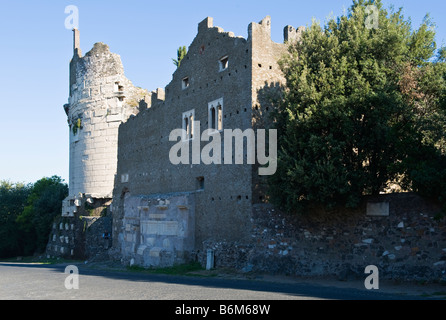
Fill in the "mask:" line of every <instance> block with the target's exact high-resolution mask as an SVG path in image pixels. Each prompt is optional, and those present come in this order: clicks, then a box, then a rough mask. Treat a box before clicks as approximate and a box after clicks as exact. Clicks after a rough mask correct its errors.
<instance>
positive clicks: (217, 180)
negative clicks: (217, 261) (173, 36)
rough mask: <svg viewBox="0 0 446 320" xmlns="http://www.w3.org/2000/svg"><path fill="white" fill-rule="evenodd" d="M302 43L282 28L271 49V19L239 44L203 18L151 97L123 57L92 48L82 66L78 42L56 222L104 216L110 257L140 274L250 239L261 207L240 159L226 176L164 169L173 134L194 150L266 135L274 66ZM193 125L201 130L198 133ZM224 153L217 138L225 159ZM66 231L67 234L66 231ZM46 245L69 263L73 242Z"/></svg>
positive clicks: (275, 82) (199, 167)
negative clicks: (219, 243)
mask: <svg viewBox="0 0 446 320" xmlns="http://www.w3.org/2000/svg"><path fill="white" fill-rule="evenodd" d="M298 35H299V30H295V29H294V28H293V27H290V26H287V27H286V28H285V32H284V37H285V39H284V43H275V42H273V41H272V40H271V18H270V17H269V16H268V17H266V18H265V19H263V20H262V21H261V22H259V23H251V24H250V25H249V27H248V38H247V39H244V38H243V37H237V36H235V35H234V34H233V33H232V32H225V31H224V30H223V29H221V28H219V27H214V25H213V19H212V18H206V19H205V20H203V21H202V22H201V23H200V24H199V25H198V34H197V36H196V38H195V39H194V40H193V42H192V43H191V45H190V46H189V49H188V53H187V55H186V56H185V57H184V59H183V60H182V63H181V66H180V67H179V68H178V69H177V70H176V71H175V73H174V74H173V77H172V81H171V82H170V83H169V84H168V85H167V86H166V87H165V89H160V88H159V89H157V90H156V91H152V92H148V91H146V90H143V89H141V88H137V87H135V86H133V84H132V83H131V82H130V81H129V80H128V79H127V78H126V77H125V75H124V69H123V66H122V63H121V60H120V58H119V56H118V55H116V54H113V53H111V52H110V51H109V48H108V46H107V45H105V44H102V43H97V44H95V45H94V47H93V49H92V50H91V51H90V52H88V53H87V54H86V55H85V56H84V57H83V56H82V54H81V50H80V40H79V31H78V30H74V56H73V59H72V61H71V63H70V97H69V103H68V104H66V105H65V106H64V109H65V112H66V113H67V116H68V125H69V128H70V177H69V193H70V194H69V197H68V198H67V199H66V200H65V201H64V203H63V212H62V217H65V218H66V219H65V220H67V219H68V218H73V217H76V216H83V215H86V216H88V215H89V213H90V214H91V213H92V212H95V210H96V213H98V210H99V211H103V210H107V208H108V210H109V211H111V212H112V214H113V223H112V230H110V232H111V233H112V239H113V240H112V244H113V248H114V251H116V252H118V255H120V256H121V257H122V259H124V260H130V259H133V260H134V261H136V262H137V263H139V264H142V265H172V264H174V263H180V262H184V261H186V260H189V259H190V258H191V254H194V253H196V252H198V251H200V250H201V249H202V248H201V247H202V243H203V241H205V240H208V239H214V240H218V239H224V240H227V241H236V240H240V239H242V238H244V237H246V236H247V233H246V230H249V229H250V228H251V226H250V223H251V213H252V206H253V204H255V203H258V202H263V201H264V197H265V195H264V181H263V179H262V178H261V177H260V176H259V174H258V165H255V164H254V165H253V164H248V162H247V161H246V160H247V157H248V156H247V154H246V152H247V151H246V150H245V151H244V154H243V157H244V158H243V159H244V160H245V161H243V164H235V163H236V161H235V160H234V159H231V160H233V161H230V163H231V164H224V163H227V162H228V159H226V161H225V160H224V159H222V164H221V165H215V164H212V165H205V164H203V163H196V162H194V161H193V160H192V159H191V160H192V161H191V163H193V164H191V165H184V164H179V165H178V164H172V163H171V161H170V160H169V154H170V150H171V148H172V146H173V145H174V144H175V142H172V141H170V139H169V137H170V133H171V132H172V131H173V130H175V129H185V130H186V131H187V132H188V135H189V136H188V137H186V138H185V139H184V137H183V140H184V141H186V142H187V143H188V144H189V143H190V144H191V148H192V149H193V148H194V147H193V146H192V144H193V142H194V140H195V144H194V145H195V146H196V143H197V141H198V145H200V137H202V134H203V132H204V131H205V130H206V129H213V130H215V133H216V134H220V133H222V132H223V130H225V129H240V130H241V131H245V130H246V129H249V128H252V129H257V128H264V127H265V120H266V119H267V118H268V117H267V115H268V113H269V112H270V111H271V106H270V105H269V98H270V97H271V95H273V94H277V92H278V88H279V87H280V85H281V84H282V83H283V81H284V78H283V76H282V74H281V71H280V68H279V65H278V61H279V59H280V58H281V57H282V55H283V54H285V53H286V52H287V45H286V44H285V42H287V41H292V40H295V39H297V37H298ZM198 121H199V123H200V127H199V128H197V127H195V128H194V125H195V124H198ZM194 135H195V137H194ZM209 139H211V138H209ZM226 143H228V142H226ZM231 143H232V142H231ZM224 145H225V141H224V138H223V137H222V144H221V147H222V155H223V153H224ZM200 147H203V143H202V144H201V146H199V148H200ZM234 148H235V147H234V146H233V149H234ZM199 150H201V149H199ZM193 151H196V150H192V152H191V153H193ZM198 152H200V151H198ZM234 156H237V155H236V154H235V150H234V154H233V157H234ZM65 225H67V227H66V228H65ZM55 229H58V227H56V226H55ZM59 229H60V228H59ZM62 229H67V230H65V231H74V229H75V227H74V225H73V224H71V223H68V222H66V223H65V224H64V227H63V228H62ZM71 229H73V230H71ZM74 233H75V232H74ZM74 233H73V235H72V236H71V237H73V238H74ZM53 238H54V239H56V240H55V242H58V240H59V238H60V239H62V240H61V241H60V242H61V243H59V244H55V245H53V246H51V241H50V245H49V248H50V250H49V251H52V252H53V253H55V254H57V253H63V254H65V255H66V254H69V253H71V254H72V255H76V248H75V247H76V245H75V243H76V241H75V239H71V240H70V236H69V235H66V236H65V237H63V236H61V235H59V234H57V236H56V235H53ZM50 240H51V239H50Z"/></svg>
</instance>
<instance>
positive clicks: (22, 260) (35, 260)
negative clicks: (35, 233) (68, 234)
mask: <svg viewBox="0 0 446 320" xmlns="http://www.w3.org/2000/svg"><path fill="white" fill-rule="evenodd" d="M0 262H10V263H11V262H14V263H34V264H48V265H51V264H61V263H72V264H76V263H80V262H81V261H75V260H68V259H60V258H54V259H47V258H39V257H34V256H31V257H14V258H7V259H0Z"/></svg>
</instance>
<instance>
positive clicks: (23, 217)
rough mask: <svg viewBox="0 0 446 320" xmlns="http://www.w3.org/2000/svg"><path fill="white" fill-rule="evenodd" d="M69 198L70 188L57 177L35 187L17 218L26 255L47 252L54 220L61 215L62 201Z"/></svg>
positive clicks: (36, 184)
mask: <svg viewBox="0 0 446 320" xmlns="http://www.w3.org/2000/svg"><path fill="white" fill-rule="evenodd" d="M67 196H68V186H67V185H66V184H64V183H63V180H62V179H61V178H60V177H57V176H53V177H51V178H43V179H40V180H39V181H37V182H36V183H35V184H34V185H33V187H32V190H31V194H30V195H29V197H28V199H27V201H26V206H25V208H24V209H23V212H22V213H21V214H20V215H19V216H18V217H17V222H18V223H19V225H20V230H21V231H22V233H23V250H24V255H29V254H33V253H34V252H36V251H37V252H43V251H44V250H45V247H46V244H47V242H48V237H49V234H50V231H51V225H52V223H53V220H54V218H55V217H56V216H58V215H60V213H61V210H62V200H63V199H65V198H66V197H67Z"/></svg>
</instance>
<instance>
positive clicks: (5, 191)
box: [0, 181, 31, 258]
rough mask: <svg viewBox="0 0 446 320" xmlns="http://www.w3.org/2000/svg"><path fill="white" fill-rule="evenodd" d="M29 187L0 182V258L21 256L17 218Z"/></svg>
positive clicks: (27, 194) (23, 205)
mask: <svg viewBox="0 0 446 320" xmlns="http://www.w3.org/2000/svg"><path fill="white" fill-rule="evenodd" d="M30 191H31V186H30V185H24V184H22V183H11V182H9V181H0V257H1V258H9V257H14V256H17V255H20V254H21V245H20V244H21V241H20V232H19V225H18V223H17V221H16V220H17V217H18V216H19V215H20V214H21V213H22V212H23V209H24V207H25V202H26V199H27V198H28V196H29V193H30Z"/></svg>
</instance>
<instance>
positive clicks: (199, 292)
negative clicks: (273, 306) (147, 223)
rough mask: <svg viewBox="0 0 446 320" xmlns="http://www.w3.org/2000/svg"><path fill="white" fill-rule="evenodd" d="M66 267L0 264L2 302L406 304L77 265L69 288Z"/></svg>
mask: <svg viewBox="0 0 446 320" xmlns="http://www.w3.org/2000/svg"><path fill="white" fill-rule="evenodd" d="M65 267H66V265H38V264H25V263H0V300H175V301H191V300H215V301H216V300H218V301H224V300H228V301H229V300H231V301H234V300H239V301H242V300H245V301H246V300H251V301H254V300H255V301H266V300H408V297H407V296H402V295H397V294H387V293H381V292H379V291H368V290H366V289H364V290H359V289H352V288H339V287H326V286H320V285H316V284H308V283H273V282H265V281H256V280H240V279H222V278H205V277H190V276H169V275H152V274H143V273H134V272H121V271H104V270H97V269H91V268H88V267H84V266H83V265H79V266H78V267H79V269H78V270H79V277H78V280H79V281H78V284H79V288H78V289H71V290H69V289H67V288H66V280H67V277H70V278H69V280H67V284H68V285H69V286H70V285H73V284H75V281H71V280H72V278H74V276H73V275H69V274H66V273H65ZM412 298H413V299H422V297H412ZM412 298H410V299H409V300H412Z"/></svg>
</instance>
